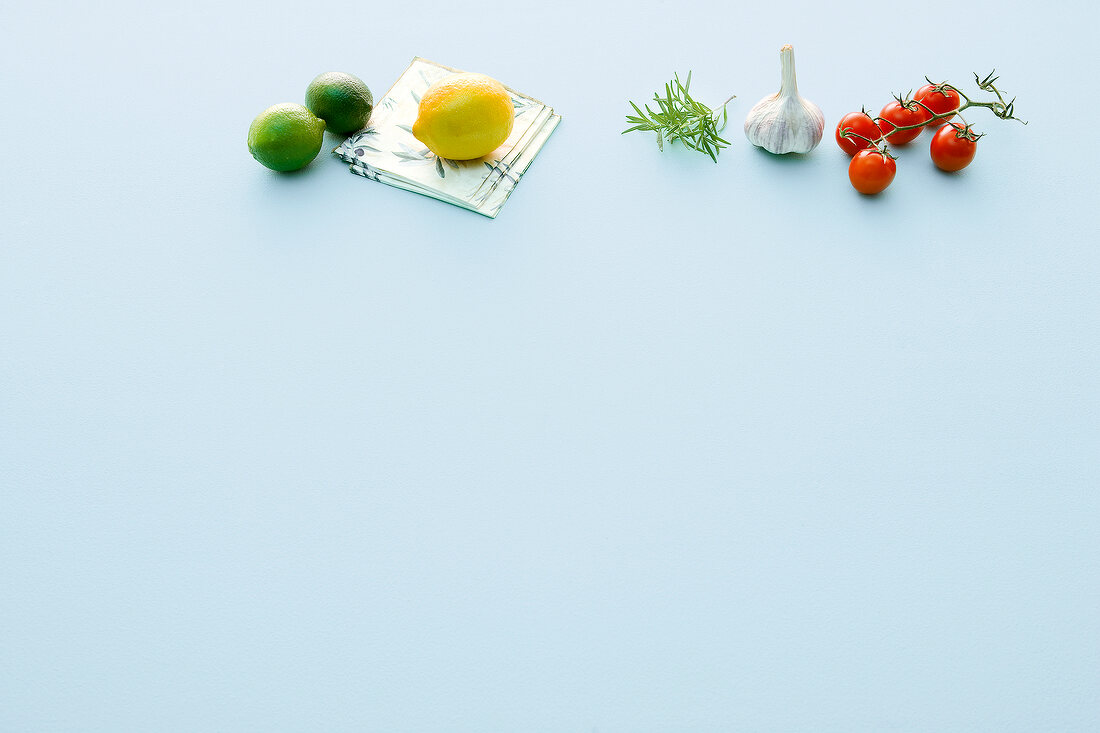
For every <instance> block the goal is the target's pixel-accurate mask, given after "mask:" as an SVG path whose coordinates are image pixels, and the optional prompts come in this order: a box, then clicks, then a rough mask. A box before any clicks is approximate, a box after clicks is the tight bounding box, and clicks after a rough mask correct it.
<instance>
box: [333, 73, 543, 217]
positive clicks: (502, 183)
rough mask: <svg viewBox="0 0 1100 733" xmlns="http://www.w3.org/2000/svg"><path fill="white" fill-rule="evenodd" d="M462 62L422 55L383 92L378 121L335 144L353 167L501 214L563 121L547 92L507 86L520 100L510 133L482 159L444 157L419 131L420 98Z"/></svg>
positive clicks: (366, 174)
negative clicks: (540, 94)
mask: <svg viewBox="0 0 1100 733" xmlns="http://www.w3.org/2000/svg"><path fill="white" fill-rule="evenodd" d="M457 71H458V70H457V69H452V68H450V67H447V66H442V65H440V64H436V63H433V62H431V61H428V60H426V59H422V58H420V57H419V56H418V57H416V58H414V59H413V61H412V63H411V64H410V65H409V68H407V69H406V70H405V72H404V73H403V74H402V75H401V77H400V78H399V79H398V80H397V82H396V83H394V85H393V87H392V88H390V90H389V91H388V92H386V95H385V96H384V97H383V98H382V99H381V100H379V102H378V104H377V105H376V106H375V108H374V111H373V112H372V113H371V118H370V124H369V125H368V126H367V128H366V129H364V130H361V131H359V132H357V133H355V134H354V135H352V136H351V137H349V138H348V139H347V140H345V141H344V142H343V143H342V144H341V145H340V146H339V147H338V148H336V149H335V150H334V151H332V152H333V154H334V155H336V156H337V157H339V158H341V159H343V160H344V161H346V162H347V163H348V164H349V166H350V168H351V171H352V173H356V174H358V175H360V176H363V177H365V178H369V179H370V180H372V181H378V182H380V183H385V184H388V185H390V186H396V187H397V188H402V189H405V190H406V191H412V192H414V193H419V194H422V195H424V196H430V197H432V198H436V199H439V200H440V201H445V202H447V203H449V204H454V205H455V206H461V207H463V208H465V209H470V210H471V211H476V212H478V213H479V214H484V215H485V216H488V217H491V218H495V217H496V215H497V214H498V213H500V210H501V208H502V207H503V206H504V202H505V201H506V200H507V199H508V196H509V195H510V194H511V193H512V191H513V189H515V187H516V184H518V183H519V180H520V178H521V177H523V174H524V173H525V172H526V171H527V169H528V168H529V167H530V165H531V163H532V161H534V159H535V156H536V155H538V152H539V150H541V149H542V146H543V145H544V144H545V143H546V141H547V139H548V138H549V137H550V134H551V133H552V132H554V129H555V128H556V127H557V126H558V123H559V122H560V121H561V115H558V114H555V112H554V110H553V109H552V108H551V107H549V106H547V105H546V104H544V103H542V102H540V101H539V100H537V99H535V98H533V97H529V96H527V95H525V94H520V93H519V92H517V91H515V90H513V89H509V88H508V87H505V89H506V90H507V91H508V94H509V95H510V96H511V97H512V106H513V107H514V108H515V115H516V117H515V124H514V125H513V126H512V133H511V135H509V136H508V139H507V140H505V141H504V143H502V144H501V146H500V147H498V148H497V149H496V150H494V151H493V152H491V153H489V154H488V155H486V156H485V157H483V158H478V159H477V160H448V159H447V158H440V157H439V156H437V155H436V154H434V153H433V152H431V151H430V150H428V149H427V148H426V147H425V146H424V143H422V142H420V141H419V140H417V139H416V138H415V137H413V134H412V124H413V122H414V121H415V120H416V115H417V111H418V109H419V106H420V98H421V96H422V95H423V94H424V92H425V91H426V90H427V89H428V87H429V86H431V85H432V84H434V83H435V82H437V81H439V80H440V79H442V78H444V77H446V76H449V75H451V74H454V73H456V72H457Z"/></svg>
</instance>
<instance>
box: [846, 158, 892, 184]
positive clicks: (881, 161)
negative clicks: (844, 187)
mask: <svg viewBox="0 0 1100 733" xmlns="http://www.w3.org/2000/svg"><path fill="white" fill-rule="evenodd" d="M897 172H898V166H897V164H896V163H894V159H893V158H891V157H890V156H888V155H886V154H885V153H880V152H879V151H877V150H860V151H859V152H858V153H856V156H855V157H854V158H852V162H851V163H849V164H848V180H849V181H851V182H852V187H853V188H854V189H855V190H857V191H859V192H860V193H866V194H876V193H882V192H883V191H885V190H886V187H887V186H889V185H890V182H891V181H893V180H894V174H895V173H897Z"/></svg>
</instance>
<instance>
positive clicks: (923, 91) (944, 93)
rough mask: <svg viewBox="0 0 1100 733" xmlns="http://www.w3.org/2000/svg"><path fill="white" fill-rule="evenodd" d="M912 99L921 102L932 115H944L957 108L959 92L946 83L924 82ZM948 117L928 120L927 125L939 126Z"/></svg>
mask: <svg viewBox="0 0 1100 733" xmlns="http://www.w3.org/2000/svg"><path fill="white" fill-rule="evenodd" d="M913 99H914V100H915V101H917V102H920V103H921V104H923V105H924V106H925V107H926V108H927V109H928V110H931V113H932V114H934V115H944V114H947V113H949V112H954V111H955V110H957V109H958V108H959V104H960V99H959V93H958V92H957V91H955V90H954V89H953V88H951V87H950V86H948V85H946V84H925V85H924V86H922V87H921V88H920V89H918V90H917V93H916V94H915V95H914V96H913ZM949 119H951V118H950V117H944V118H942V119H939V120H935V121H933V122H929V123H928V126H929V127H939V126H940V125H942V124H944V123H945V122H947V121H948V120H949Z"/></svg>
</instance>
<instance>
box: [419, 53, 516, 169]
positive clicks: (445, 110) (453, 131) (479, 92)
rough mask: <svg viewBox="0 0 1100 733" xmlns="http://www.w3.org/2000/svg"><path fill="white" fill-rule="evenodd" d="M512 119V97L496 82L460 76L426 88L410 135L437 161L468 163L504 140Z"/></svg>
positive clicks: (462, 74) (509, 131)
mask: <svg viewBox="0 0 1100 733" xmlns="http://www.w3.org/2000/svg"><path fill="white" fill-rule="evenodd" d="M514 120H515V109H514V108H513V106H512V97H511V96H509V94H508V91H507V90H506V89H505V88H504V86H503V85H502V84H501V83H500V82H499V81H497V80H496V79H493V78H491V77H488V76H485V75H484V74H469V73H461V74H454V75H452V76H448V77H445V78H443V79H441V80H439V81H437V82H436V83H435V84H432V85H431V86H430V87H428V89H427V90H426V91H425V92H424V96H423V97H421V98H420V108H419V109H418V111H417V116H416V122H415V123H413V126H412V134H413V136H414V137H415V138H416V139H417V140H419V141H420V142H422V143H424V144H425V145H427V146H428V149H429V150H431V151H432V152H433V153H435V154H436V155H438V156H439V157H441V158H449V159H451V160H472V159H474V158H480V157H482V156H484V155H488V154H489V153H491V152H493V151H494V150H496V149H497V148H498V147H499V146H500V144H501V143H503V142H504V141H505V140H507V139H508V135H510V134H511V132H512V124H513V122H514Z"/></svg>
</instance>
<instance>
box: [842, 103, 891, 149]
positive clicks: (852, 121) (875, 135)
mask: <svg viewBox="0 0 1100 733" xmlns="http://www.w3.org/2000/svg"><path fill="white" fill-rule="evenodd" d="M846 127H847V128H848V129H849V130H850V131H851V132H854V133H855V134H857V135H862V136H863V137H866V138H870V139H871V140H876V141H878V140H881V139H882V130H880V129H878V126H877V125H876V124H875V121H874V119H873V118H872V117H871V115H869V114H867V113H866V112H849V113H848V114H846V115H844V116H843V117H841V118H840V122H838V123H837V125H836V144H837V145H839V146H840V149H841V150H843V151H844V152H845V153H847V154H848V155H855V154H856V153H858V152H859V151H860V150H866V149H867V148H869V147H870V146H871V143H869V142H867V141H866V140H864V139H862V138H858V137H841V136H840V131H841V130H843V129H844V128H846Z"/></svg>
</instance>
